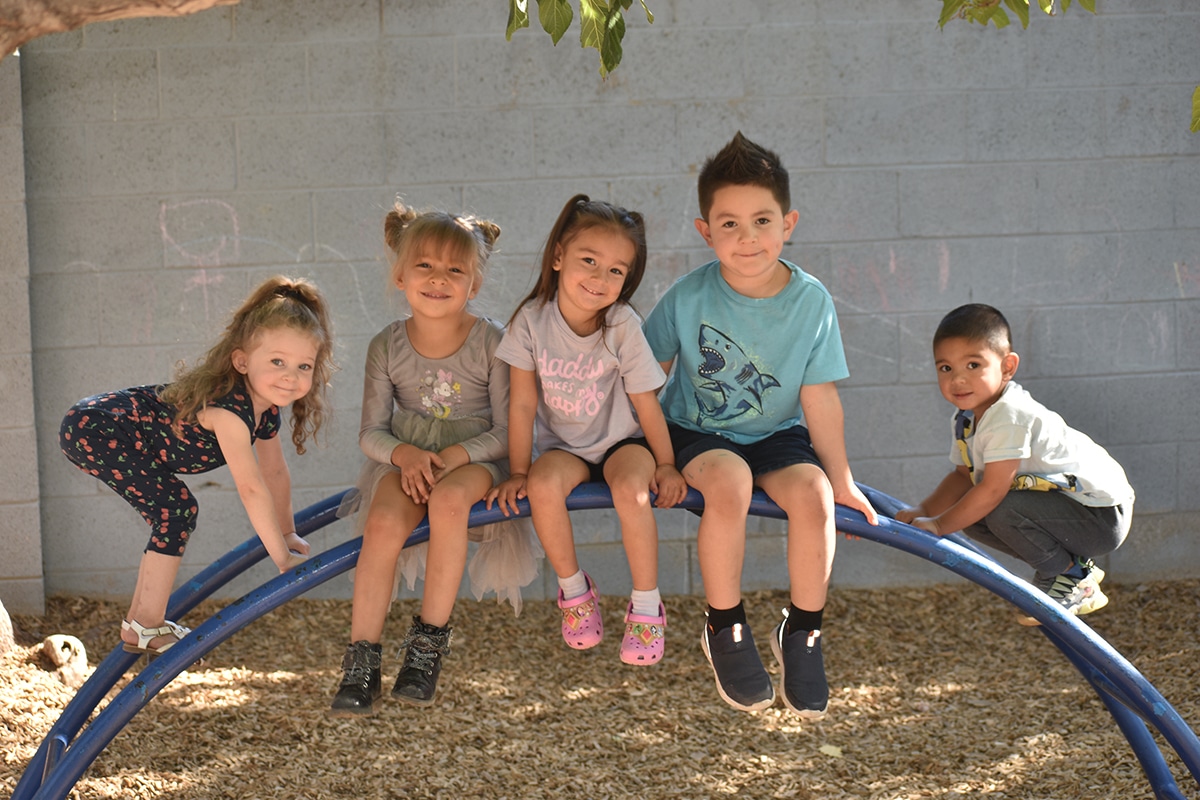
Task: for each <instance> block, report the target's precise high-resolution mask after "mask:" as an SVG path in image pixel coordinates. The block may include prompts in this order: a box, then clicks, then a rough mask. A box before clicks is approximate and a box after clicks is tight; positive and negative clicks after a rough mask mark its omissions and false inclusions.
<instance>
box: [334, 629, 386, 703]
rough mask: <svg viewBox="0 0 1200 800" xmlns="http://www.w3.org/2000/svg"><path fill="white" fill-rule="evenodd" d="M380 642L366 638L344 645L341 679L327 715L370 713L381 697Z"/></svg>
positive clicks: (381, 658)
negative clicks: (373, 642)
mask: <svg viewBox="0 0 1200 800" xmlns="http://www.w3.org/2000/svg"><path fill="white" fill-rule="evenodd" d="M382 665H383V646H382V645H378V644H371V643H370V642H368V641H366V640H365V639H364V640H362V641H358V642H355V643H354V644H350V645H347V646H346V654H345V655H344V656H342V683H341V685H340V686H338V691H337V696H336V697H334V698H333V704H332V705H331V706H330V707H329V710H328V711H327V712H325V713H326V715H327V716H330V717H369V716H372V715H373V714H374V713H375V710H376V709H377V708H378V707H379V701H380V700H381V699H382V697H383V686H382V683H383V678H382V676H381V673H380V667H381V666H382Z"/></svg>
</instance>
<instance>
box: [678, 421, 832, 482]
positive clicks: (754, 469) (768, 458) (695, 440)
mask: <svg viewBox="0 0 1200 800" xmlns="http://www.w3.org/2000/svg"><path fill="white" fill-rule="evenodd" d="M667 427H668V429H669V430H670V432H671V445H672V446H673V447H674V448H675V466H676V467H678V468H679V469H680V470H682V469H683V468H684V467H685V466H687V464H688V462H689V461H691V460H692V459H694V458H695V457H696V456H698V455H701V454H702V453H706V452H708V451H709V450H728V451H730V452H732V453H736V454H738V455H739V456H741V457H742V460H743V461H745V462H746V464H748V465H749V467H750V474H751V475H753V476H754V477H756V478H757V477H758V476H759V475H765V474H766V473H768V472H774V471H775V470H777V469H783V468H784V467H790V466H793V465H795V464H813V465H815V466H818V467H820V466H821V460H820V459H819V458H817V453H816V451H815V450H813V446H812V439H810V438H809V436H808V428H806V427H804V426H803V425H796V426H794V427H791V428H787V429H785V430H782V431H776V432H775V433H772V434H771V435H770V436H768V437H767V438H765V439H760V440H758V441H757V442H753V443H752V444H738V443H737V442H734V441H732V440H730V439H726V438H725V437H724V436H719V435H717V434H715V433H704V432H701V431H693V430H690V429H688V428H681V427H679V426H678V425H670V424H668V426H667Z"/></svg>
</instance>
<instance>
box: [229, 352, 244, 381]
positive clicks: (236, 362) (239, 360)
mask: <svg viewBox="0 0 1200 800" xmlns="http://www.w3.org/2000/svg"><path fill="white" fill-rule="evenodd" d="M230 360H231V361H232V362H233V368H234V369H236V370H237V371H238V372H240V373H242V374H243V375H245V374H246V370H247V366H246V364H247V360H248V359H247V356H246V351H245V350H242V349H241V348H240V347H239V348H238V349H237V350H234V351H233V355H232V356H231V357H230Z"/></svg>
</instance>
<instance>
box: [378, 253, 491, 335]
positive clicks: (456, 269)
mask: <svg viewBox="0 0 1200 800" xmlns="http://www.w3.org/2000/svg"><path fill="white" fill-rule="evenodd" d="M395 281H396V287H397V288H398V289H400V291H402V292H404V296H405V298H407V299H408V304H409V306H410V307H411V308H412V312H413V316H414V317H425V318H429V319H443V318H446V317H450V316H454V315H457V314H462V313H463V311H464V310H465V309H466V307H467V301H468V300H471V299H473V298H474V297H475V294H476V292H478V291H479V284H480V282H481V281H480V276H479V271H478V270H477V269H475V265H474V264H473V263H470V261H468V259H467V258H465V257H464V256H462V255H460V254H457V253H455V248H452V247H449V246H445V247H431V246H426V245H421V246H419V247H418V248H417V249H416V252H415V253H414V255H413V257H412V259H411V260H410V261H409V263H407V264H404V265H401V266H400V267H399V269H397V271H396V279H395Z"/></svg>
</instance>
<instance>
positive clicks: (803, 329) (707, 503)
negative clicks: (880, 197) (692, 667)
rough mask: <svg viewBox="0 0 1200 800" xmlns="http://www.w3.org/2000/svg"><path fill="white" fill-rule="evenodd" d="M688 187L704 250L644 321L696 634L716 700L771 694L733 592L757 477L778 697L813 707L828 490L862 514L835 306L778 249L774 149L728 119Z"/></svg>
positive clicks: (821, 707)
mask: <svg viewBox="0 0 1200 800" xmlns="http://www.w3.org/2000/svg"><path fill="white" fill-rule="evenodd" d="M698 189H699V196H700V213H701V217H700V218H699V219H697V220H696V222H695V224H696V230H697V231H699V233H700V235H701V236H703V237H704V240H705V242H707V243H708V245H709V246H710V247H711V248H712V249H713V252H714V254H715V255H716V256H717V260H716V261H712V262H710V263H708V264H705V265H703V266H701V267H699V268H697V269H695V270H693V271H692V272H690V273H688V274H687V275H685V276H684V277H682V278H680V279H679V280H678V281H676V282H675V284H674V285H672V286H671V288H670V289H669V290H668V291H667V293H666V294H665V295H664V296H663V298H662V300H661V301H659V303H658V305H657V306H656V307H655V308H654V310H653V311H652V312H651V313H650V316H649V317H647V319H646V323H645V331H646V338H647V340H648V341H649V342H650V346H651V349H652V350H653V351H654V356H655V358H657V359H659V361H660V362H661V363H662V366H663V369H664V371H666V372H668V373H670V372H671V368H672V366H674V368H675V369H674V373H673V374H671V377H670V379H669V380H668V382H667V385H666V388H665V389H664V393H663V410H664V412H665V413H666V417H667V422H668V423H669V424H670V428H671V436H672V442H673V444H674V447H675V452H676V463H677V465H678V467H679V469H680V470H681V471H682V472H683V476H684V478H686V479H687V482H688V484H690V485H691V486H692V487H694V488H695V489H696V490H698V491H699V492H700V493H701V494H702V495H704V513H703V514H702V516H701V518H700V529H699V533H698V535H697V548H698V550H699V558H700V572H701V575H702V577H703V579H704V591H705V596H706V599H707V601H708V610H707V612H706V615H707V624H706V625H705V627H704V632H703V634H702V637H701V646H702V648H703V650H704V654H705V656H706V657H707V658H708V660H709V662H710V664H711V665H712V668H713V674H714V677H715V679H716V684H717V691H718V693H719V694H720V695H721V697H722V699H724V700H725V702H727V703H729V704H730V705H731V706H733V707H734V708H737V709H741V710H743V711H754V710H758V709H762V708H767V707H768V706H770V705H771V704H772V703H773V702H774V701H775V689H774V686H772V684H771V679H770V676H769V675H768V674H767V671H766V669H765V668H764V667H763V664H762V660H761V659H760V658H759V656H758V651H757V649H756V648H755V645H754V638H753V636H752V635H751V633H750V627H749V625H748V624H747V621H746V614H745V609H744V607H743V605H742V597H741V577H742V564H743V561H744V558H745V549H746V518H747V511H748V508H749V505H750V494H751V492H753V490H754V489H755V488H756V487H758V488H761V489H763V490H764V491H765V492H766V493H767V495H768V496H769V497H770V498H771V499H772V500H774V501H775V503H777V504H778V505H779V506H780V508H782V509H783V510H784V512H785V513H786V514H787V519H788V533H787V565H788V576H789V582H790V594H791V605H790V607H789V608H788V609H787V610H785V611H784V619H783V621H782V622H780V623H779V624H778V625H777V626H776V628H775V629H774V631H773V633H772V639H771V648H772V650H773V652H774V653H775V657H776V658H777V659H778V661H779V665H780V670H781V672H782V680H781V683H782V687H781V688H782V694H783V699H784V703H785V705H787V707H788V708H790V709H791V710H792V711H794V712H795V713H797V714H799V715H800V716H801V717H806V718H811V719H820V718H821V717H823V716H824V715H825V713H826V710H827V708H828V704H829V686H828V683H827V682H826V679H825V666H824V659H823V655H822V649H821V626H822V614H823V611H824V608H825V599H826V594H827V592H828V587H829V576H830V572H831V570H832V566H833V553H834V542H835V535H836V531H835V529H834V504H835V503H840V504H842V505H845V506H847V507H849V508H854V509H858V510H860V511H862V512H863V514H864V515H866V517H867V520H868V521H869V522H871V523H872V524H875V523H876V522H877V519H876V515H875V511H874V510H873V509H872V508H871V504H870V503H869V502H868V501H867V499H866V497H864V496H863V494H862V492H861V491H859V489H858V487H857V486H856V485H855V483H854V478H853V476H852V475H851V472H850V465H849V463H848V461H847V458H846V445H845V440H844V435H843V415H842V405H841V401H840V399H839V397H838V392H837V387H836V386H835V385H834V381H837V380H840V379H842V378H845V377H847V376H848V375H849V372H848V370H847V368H846V359H845V355H844V352H843V350H842V341H841V334H840V332H839V330H838V326H837V315H836V313H835V311H834V307H833V300H832V298H831V297H830V295H829V292H827V291H826V290H825V287H823V286H822V285H821V284H820V282H818V281H817V280H816V279H815V278H813V277H812V276H810V275H807V274H805V273H804V272H803V271H802V270H801V269H800V268H799V267H797V266H796V265H795V264H792V263H790V262H787V261H783V260H781V259H780V258H779V256H780V253H781V252H782V251H783V245H784V242H786V241H787V240H788V239H789V238H790V237H791V235H792V231H793V230H794V228H795V226H796V222H797V220H798V219H799V213H798V212H797V211H795V210H794V209H792V207H791V196H790V190H789V186H788V175H787V171H786V170H785V169H784V168H783V165H782V163H781V162H780V159H779V157H778V156H777V155H775V154H774V153H772V152H771V151H769V150H766V149H765V148H762V147H760V146H759V145H756V144H754V143H753V142H751V141H749V140H748V139H746V138H745V137H744V136H742V134H741V133H738V134H737V135H736V136H735V137H734V138H733V140H732V141H730V142H729V144H727V145H726V146H725V148H724V149H722V150H721V152H720V153H718V154H717V155H715V156H713V157H712V158H710V159H709V160H708V161H707V162H706V163H705V165H704V168H703V169H702V170H701V172H700V178H699V185H698Z"/></svg>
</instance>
